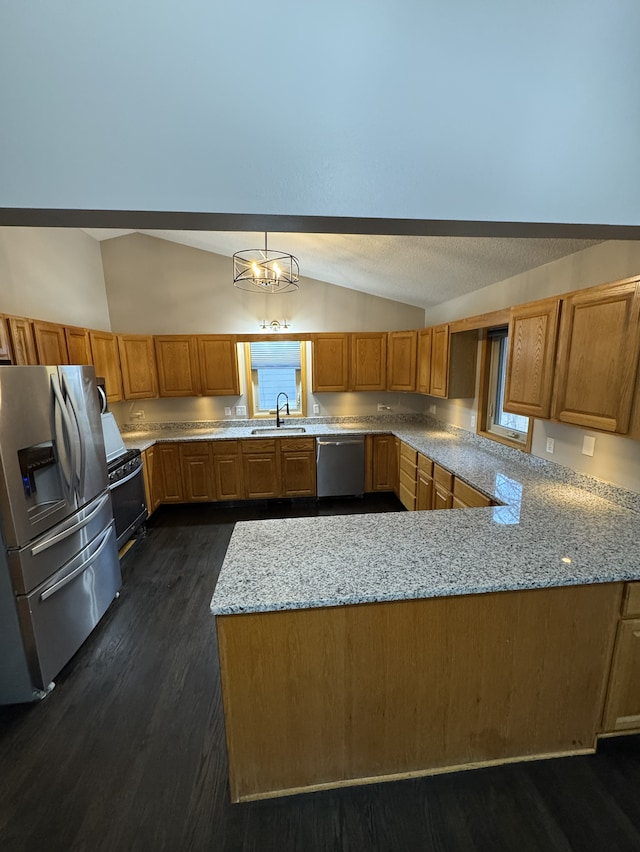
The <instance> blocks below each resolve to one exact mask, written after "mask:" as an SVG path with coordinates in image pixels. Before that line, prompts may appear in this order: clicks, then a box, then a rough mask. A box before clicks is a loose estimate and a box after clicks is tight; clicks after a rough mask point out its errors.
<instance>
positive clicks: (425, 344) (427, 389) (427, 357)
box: [416, 328, 433, 394]
mask: <svg viewBox="0 0 640 852" xmlns="http://www.w3.org/2000/svg"><path fill="white" fill-rule="evenodd" d="M432 340H433V329H431V328H421V329H420V331H419V332H418V355H417V360H418V363H417V375H416V390H417V391H418V393H426V394H430V393H431V346H432Z"/></svg>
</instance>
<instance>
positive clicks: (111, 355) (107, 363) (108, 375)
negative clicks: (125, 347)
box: [89, 331, 122, 402]
mask: <svg viewBox="0 0 640 852" xmlns="http://www.w3.org/2000/svg"><path fill="white" fill-rule="evenodd" d="M89 339H90V340H91V352H92V354H93V363H94V365H95V368H96V376H103V377H104V383H105V387H106V390H107V399H108V401H109V402H119V401H120V400H121V399H122V373H121V371H120V353H119V351H118V339H117V338H116V336H115V334H111V333H110V332H108V331H90V332H89Z"/></svg>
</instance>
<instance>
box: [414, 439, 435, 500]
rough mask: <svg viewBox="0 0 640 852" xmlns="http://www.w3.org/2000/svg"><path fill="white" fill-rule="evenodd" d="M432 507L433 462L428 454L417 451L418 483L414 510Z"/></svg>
mask: <svg viewBox="0 0 640 852" xmlns="http://www.w3.org/2000/svg"><path fill="white" fill-rule="evenodd" d="M432 508H433V462H432V461H431V459H430V458H429V457H428V456H425V455H423V454H422V453H418V483H417V491H416V510H418V511H424V510H427V509H432Z"/></svg>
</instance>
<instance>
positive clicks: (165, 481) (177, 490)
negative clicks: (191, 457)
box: [154, 444, 184, 503]
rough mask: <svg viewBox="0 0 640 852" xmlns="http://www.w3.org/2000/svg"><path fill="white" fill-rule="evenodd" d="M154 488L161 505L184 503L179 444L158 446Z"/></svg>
mask: <svg viewBox="0 0 640 852" xmlns="http://www.w3.org/2000/svg"><path fill="white" fill-rule="evenodd" d="M154 487H157V496H158V501H159V502H160V503H183V502H184V489H183V485H182V469H181V466H180V447H179V445H178V444H156V446H155V469H154Z"/></svg>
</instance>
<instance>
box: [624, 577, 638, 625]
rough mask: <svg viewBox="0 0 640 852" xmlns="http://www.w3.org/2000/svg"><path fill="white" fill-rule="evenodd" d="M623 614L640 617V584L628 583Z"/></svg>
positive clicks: (625, 588)
mask: <svg viewBox="0 0 640 852" xmlns="http://www.w3.org/2000/svg"><path fill="white" fill-rule="evenodd" d="M622 614H623V615H626V616H635V617H640V583H627V584H626V586H625V587H624V598H623V599H622Z"/></svg>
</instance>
